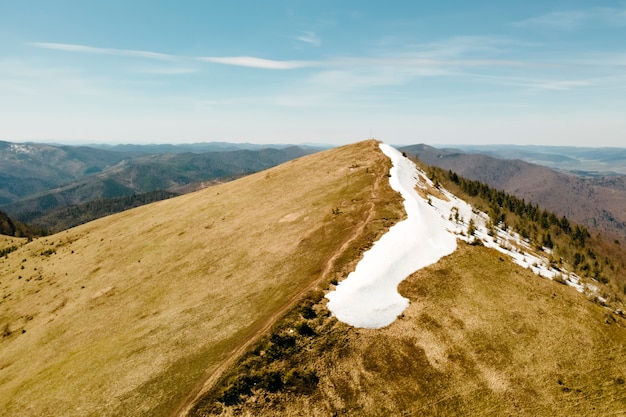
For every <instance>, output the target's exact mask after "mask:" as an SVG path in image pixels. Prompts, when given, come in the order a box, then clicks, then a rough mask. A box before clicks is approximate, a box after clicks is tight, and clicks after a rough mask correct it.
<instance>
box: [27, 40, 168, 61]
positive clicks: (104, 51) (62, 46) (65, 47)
mask: <svg viewBox="0 0 626 417" xmlns="http://www.w3.org/2000/svg"><path fill="white" fill-rule="evenodd" d="M30 45H32V46H35V47H38V48H44V49H52V50H56V51H66V52H80V53H88V54H101V55H118V56H129V57H136V58H147V59H157V60H162V61H174V60H176V59H177V57H176V56H174V55H169V54H162V53H159V52H151V51H138V50H134V49H116V48H98V47H94V46H86V45H77V44H71V43H51V42H31V43H30Z"/></svg>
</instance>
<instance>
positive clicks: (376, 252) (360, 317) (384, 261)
mask: <svg viewBox="0 0 626 417" xmlns="http://www.w3.org/2000/svg"><path fill="white" fill-rule="evenodd" d="M380 148H381V150H382V151H383V152H384V153H385V155H387V156H388V157H389V158H390V159H391V161H392V163H393V167H392V168H391V172H390V174H391V177H390V179H389V184H390V185H391V188H393V189H394V190H395V191H398V192H399V193H400V194H401V195H402V197H403V198H404V208H405V210H406V213H407V219H406V220H403V221H401V222H399V223H396V224H395V225H394V226H392V227H391V228H390V229H389V231H388V232H387V233H385V234H384V235H383V236H382V237H381V238H380V240H378V241H377V242H376V243H375V244H374V246H372V248H370V250H368V251H367V252H365V254H364V256H363V259H361V261H360V262H359V263H358V264H357V266H356V269H355V270H354V272H352V273H350V275H348V277H347V278H346V279H345V280H343V281H342V282H341V283H339V284H338V285H337V289H336V290H335V291H333V292H331V293H329V294H327V295H326V297H327V298H328V300H329V302H328V309H329V310H330V311H331V312H332V313H333V314H334V315H335V316H336V317H337V319H339V320H340V321H342V322H344V323H347V324H350V325H352V326H355V327H366V328H380V327H384V326H387V325H389V324H391V323H392V322H393V321H394V320H395V319H396V317H398V315H400V314H401V313H402V312H403V311H404V310H405V309H406V308H407V307H408V305H409V300H407V299H406V298H404V297H402V296H401V295H400V294H399V293H398V291H397V287H398V284H399V283H400V282H401V281H402V280H403V279H405V278H406V277H407V276H409V275H410V274H412V273H413V272H415V271H417V270H418V269H420V268H423V267H425V266H427V265H430V264H432V263H435V262H437V261H438V260H439V259H440V258H441V257H442V256H445V255H448V254H450V253H452V252H454V250H455V249H456V237H455V236H454V234H452V233H451V232H450V231H448V230H447V223H448V222H447V221H445V220H444V219H442V218H441V216H440V215H439V214H438V213H437V212H436V211H435V210H433V208H432V207H430V206H429V205H428V203H427V202H426V201H424V199H423V198H421V197H420V196H419V195H418V194H417V192H416V191H415V187H416V185H417V178H418V172H417V167H416V166H415V164H414V163H413V162H411V161H410V160H409V159H407V158H405V157H403V156H402V154H401V153H400V152H398V151H397V150H396V149H394V148H392V147H391V146H388V145H385V144H381V145H380Z"/></svg>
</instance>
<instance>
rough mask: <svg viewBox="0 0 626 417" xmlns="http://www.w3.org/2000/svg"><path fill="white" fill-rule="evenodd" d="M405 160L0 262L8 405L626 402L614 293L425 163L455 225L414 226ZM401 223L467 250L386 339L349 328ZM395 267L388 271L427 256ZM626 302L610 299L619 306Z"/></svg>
mask: <svg viewBox="0 0 626 417" xmlns="http://www.w3.org/2000/svg"><path fill="white" fill-rule="evenodd" d="M396 153H397V152H396ZM398 155H400V154H399V153H398ZM400 158H401V155H400ZM401 161H402V164H404V166H406V167H409V166H410V167H413V168H411V169H415V168H414V166H413V165H412V164H409V163H408V162H407V160H406V159H401ZM393 166H394V168H393V169H392V163H391V161H390V159H389V158H388V157H387V156H386V154H383V151H381V149H380V147H379V144H378V143H377V142H375V141H365V142H360V143H357V144H354V145H349V146H345V147H341V148H337V149H333V150H329V151H324V152H321V153H318V154H314V155H309V156H305V157H302V158H299V159H296V160H293V161H291V162H288V163H285V164H282V165H280V166H277V167H274V168H271V169H268V170H266V171H263V172H260V173H257V174H253V175H250V176H247V177H244V178H240V179H238V180H235V181H232V182H229V183H224V184H220V185H217V186H215V187H211V188H207V189H204V190H201V191H198V192H195V193H190V194H186V195H183V196H180V197H175V198H171V199H169V200H164V201H160V202H157V203H153V204H149V205H147V206H143V207H139V208H135V209H132V210H128V211H126V212H123V213H119V214H116V215H112V216H109V217H105V218H101V219H99V220H96V221H93V222H90V223H87V224H85V225H82V226H79V227H76V228H74V229H70V230H67V231H64V232H62V233H59V234H56V235H52V236H48V237H45V238H40V239H36V240H34V241H32V242H30V243H26V242H23V241H20V242H19V243H18V244H16V246H18V249H17V250H14V251H12V252H11V253H9V254H7V256H6V257H4V258H2V259H0V291H1V295H2V298H1V300H2V301H1V302H0V325H2V326H3V329H4V331H3V336H2V338H1V339H0V381H1V383H0V404H3V406H4V410H3V411H5V414H7V415H24V416H39V415H55V416H70V415H71V416H83V415H85V416H86V415H99V416H117V415H125V416H126V415H128V416H143V415H149V416H178V415H180V416H182V415H191V416H206V415H249V416H252V415H254V416H256V415H302V414H303V410H306V411H305V414H307V415H320V416H326V415H354V416H357V415H359V416H361V415H366V416H374V415H411V414H417V415H450V416H452V415H454V416H456V415H468V416H469V415H485V414H487V415H529V416H530V415H532V416H566V415H567V416H569V415H581V416H595V415H617V414H618V413H620V412H622V411H623V410H624V409H626V389H625V388H624V387H625V386H626V382H625V381H626V318H625V317H624V314H623V313H622V312H621V311H618V310H617V309H614V308H613V307H611V308H608V307H604V306H603V305H602V304H603V301H602V297H603V294H604V293H603V291H605V287H603V286H602V285H603V284H601V283H598V282H595V281H593V280H592V279H590V278H584V277H579V276H577V275H576V274H573V273H570V272H568V271H567V264H566V263H564V264H563V265H558V266H557V265H556V264H553V262H552V261H551V260H550V259H549V258H550V256H549V255H550V251H549V250H547V248H544V247H541V246H539V247H537V245H534V244H531V243H532V242H528V241H526V240H525V239H522V238H521V237H520V236H519V235H516V234H515V233H513V232H512V231H510V230H508V228H507V229H506V230H505V229H504V228H503V229H498V230H497V231H495V232H494V231H490V230H489V229H491V228H492V227H490V226H489V219H488V217H487V216H486V215H483V214H482V213H480V212H478V211H477V210H475V209H474V208H473V207H471V206H469V205H468V204H467V203H465V202H463V201H462V200H459V199H458V198H457V197H455V196H454V195H452V194H450V193H449V192H447V191H446V190H444V189H442V188H440V187H438V186H437V184H435V183H434V182H432V181H430V180H428V179H427V178H426V174H425V173H424V172H418V171H415V173H416V174H415V175H413V174H411V175H408V176H406V175H405V177H404V179H403V180H402V179H401V180H400V182H401V183H403V186H404V187H405V188H406V187H407V186H408V187H409V188H411V189H410V193H409V194H410V195H411V198H415V199H416V200H415V202H416V204H417V210H418V211H424V212H426V211H427V212H428V213H430V214H429V215H428V216H431V215H435V213H436V217H437V219H439V220H437V222H435V221H434V220H433V221H431V220H426V218H424V217H420V216H418V218H417V219H416V218H415V217H414V216H413V215H414V214H415V213H407V212H406V211H405V209H404V208H403V207H407V210H408V207H412V206H411V205H410V204H409V203H407V201H406V200H405V201H404V203H403V202H402V199H401V198H400V195H399V194H398V193H397V192H396V191H394V190H393V189H392V184H390V183H391V182H393V183H394V184H395V181H396V180H395V179H394V178H396V177H395V175H396V174H395V172H396V165H395V164H394V165H393ZM407 172H408V171H407ZM405 174H406V172H405ZM413 179H415V180H416V181H417V180H418V179H419V182H416V183H413V182H412V181H413ZM407 184H408V185H407ZM403 195H404V193H403ZM405 199H408V198H407V197H405ZM417 199H419V200H417ZM400 224H405V225H406V224H408V225H409V226H410V225H414V226H415V230H412V229H411V230H407V229H401V230H403V232H402V233H404V234H406V236H405V237H406V240H403V239H405V237H403V236H400V239H399V240H398V239H397V238H396V242H402V241H406V242H415V243H416V245H415V246H414V248H413V249H412V250H417V251H420V250H422V252H428V253H429V254H430V253H431V252H432V247H434V246H438V245H439V244H441V243H442V239H444V238H443V237H442V236H444V235H445V236H447V237H446V238H445V239H447V238H448V237H450V236H453V243H454V242H456V245H455V247H456V250H455V251H454V252H452V253H451V254H449V255H447V256H445V257H443V258H441V259H440V260H439V261H436V259H431V260H430V261H429V262H435V263H434V264H431V265H429V266H426V267H425V268H424V269H421V270H419V271H417V272H415V273H413V274H411V275H410V277H409V278H408V279H406V280H405V281H403V282H402V283H400V285H399V286H398V290H399V292H400V296H401V297H404V298H405V299H406V301H407V302H406V304H405V305H404V307H403V308H406V309H404V310H403V311H402V313H401V314H400V315H399V317H398V319H397V320H395V321H394V320H392V321H391V323H390V324H388V322H386V323H387V324H388V325H387V324H383V325H382V326H379V325H377V326H376V327H377V328H368V329H365V328H356V327H352V326H349V325H348V324H345V323H343V322H341V321H339V320H338V319H337V318H336V317H335V316H334V315H333V314H331V313H330V311H329V308H330V307H331V306H330V305H329V302H328V299H329V298H331V299H332V298H333V297H332V296H330V295H329V294H330V293H329V291H330V292H333V291H338V290H340V289H341V288H342V287H345V286H346V284H344V282H345V281H344V280H346V281H347V279H350V277H353V276H354V273H355V272H356V270H357V269H359V268H358V267H357V265H361V264H360V263H359V261H360V260H361V259H365V257H367V255H365V256H363V255H364V253H368V254H369V253H371V252H373V250H372V251H370V252H366V251H367V250H368V249H370V248H372V247H374V248H375V247H377V245H378V246H379V245H380V242H381V241H385V240H386V239H385V238H381V236H385V237H387V236H389V235H391V234H392V233H391V232H390V233H385V232H387V231H388V230H389V231H392V230H398V227H397V226H399V225H400ZM410 227H412V226H410ZM430 227H435V228H436V230H435V229H432V230H431V229H430ZM431 232H432V233H431ZM435 232H437V233H435ZM439 234H441V236H439ZM409 235H410V237H409ZM420 245H421V246H420ZM407 246H408V245H407ZM420 248H422V249H420ZM448 248H450V246H448V245H447V244H446V245H445V247H444V248H443V249H446V251H444V252H445V253H450V252H449V251H448V250H447V249H448ZM401 250H403V248H401ZM387 253H389V254H390V255H395V254H393V253H391V252H387ZM445 253H443V252H442V253H440V254H439V255H438V256H442V255H445ZM416 256H419V257H420V258H421V257H423V256H424V254H423V253H419V252H418V253H416ZM390 259H391V256H389V257H387V258H386V260H384V261H382V262H380V261H379V262H378V265H375V266H376V267H377V269H378V267H379V266H380V267H387V268H390V269H396V266H398V265H399V264H400V263H402V265H406V264H410V263H411V262H409V261H410V260H407V259H401V260H399V261H394V262H390V261H389V260H390ZM429 262H427V263H426V264H425V265H427V264H428V263H429ZM422 266H423V265H422ZM381 269H384V268H381ZM366 272H367V271H366ZM538 274H540V275H543V276H544V277H541V276H539V275H538ZM545 277H547V278H545ZM346 278H347V279H346ZM384 278H385V273H383V274H381V276H380V277H379V279H384ZM372 288H373V289H374V290H373V291H374V292H377V291H378V287H375V286H372V287H371V288H370V289H372ZM365 290H366V291H367V288H365ZM370 292H371V291H370ZM613 296H614V298H615V299H614V300H612V302H611V303H610V305H611V306H612V305H623V302H622V301H621V299H620V300H618V299H617V295H616V294H613ZM326 297H328V298H326ZM331 301H332V300H331ZM361 302H362V301H361ZM348 303H349V301H348ZM344 304H345V301H344ZM374 307H377V306H374ZM332 308H333V309H334V307H332ZM385 308H386V307H385ZM375 310H376V308H374V313H375ZM332 311H336V310H332ZM395 314H397V313H394V315H395ZM392 319H393V317H392Z"/></svg>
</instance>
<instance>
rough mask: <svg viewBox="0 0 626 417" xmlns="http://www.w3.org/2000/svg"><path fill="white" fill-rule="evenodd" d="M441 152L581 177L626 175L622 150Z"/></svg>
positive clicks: (467, 148)
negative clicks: (514, 162) (530, 165)
mask: <svg viewBox="0 0 626 417" xmlns="http://www.w3.org/2000/svg"><path fill="white" fill-rule="evenodd" d="M445 148H448V149H450V148H452V149H460V150H462V151H464V152H465V153H477V154H483V155H488V156H493V157H495V158H500V159H521V160H522V161H526V162H530V163H533V164H538V165H544V166H547V167H550V168H554V169H558V170H564V171H571V172H573V173H576V174H578V175H583V176H607V175H626V148H592V147H574V146H540V145H523V146H522V145H452V146H449V147H448V146H446V147H445Z"/></svg>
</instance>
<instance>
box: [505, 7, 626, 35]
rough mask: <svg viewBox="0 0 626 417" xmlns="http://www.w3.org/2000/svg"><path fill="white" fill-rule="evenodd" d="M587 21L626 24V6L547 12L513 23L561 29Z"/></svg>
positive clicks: (577, 25) (520, 25)
mask: <svg viewBox="0 0 626 417" xmlns="http://www.w3.org/2000/svg"><path fill="white" fill-rule="evenodd" d="M587 23H600V24H604V25H611V26H626V8H622V9H618V8H609V7H596V8H593V9H588V10H566V11H556V12H550V13H546V14H543V15H540V16H535V17H531V18H529V19H524V20H520V21H517V22H514V23H512V25H513V26H516V27H546V28H555V29H561V30H568V29H574V28H577V27H579V26H581V25H583V24H587Z"/></svg>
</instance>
